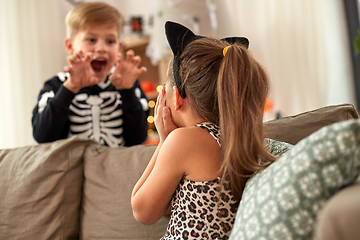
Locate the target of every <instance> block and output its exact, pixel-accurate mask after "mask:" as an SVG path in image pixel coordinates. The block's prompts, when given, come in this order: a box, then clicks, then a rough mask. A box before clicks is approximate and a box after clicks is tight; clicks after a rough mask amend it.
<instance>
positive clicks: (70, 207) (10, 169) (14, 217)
mask: <svg viewBox="0 0 360 240" xmlns="http://www.w3.org/2000/svg"><path fill="white" fill-rule="evenodd" d="M91 143H93V142H92V141H90V140H80V139H78V138H71V139H67V140H61V141H56V142H53V143H47V144H40V145H34V146H27V147H19V148H14V149H3V150H0V239H26V240H29V239H30V240H31V239H36V240H38V239H72V238H73V239H74V238H78V236H79V225H80V224H79V215H80V203H81V195H82V194H81V192H82V190H81V189H82V183H83V165H82V157H83V152H84V149H85V148H86V146H87V145H89V144H91Z"/></svg>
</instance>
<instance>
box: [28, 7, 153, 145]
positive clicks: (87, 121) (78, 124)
mask: <svg viewBox="0 0 360 240" xmlns="http://www.w3.org/2000/svg"><path fill="white" fill-rule="evenodd" d="M122 20H123V17H122V15H121V14H120V13H119V12H118V11H117V10H116V9H115V8H113V7H112V6H110V5H108V4H106V3H101V2H95V3H94V2H92V3H91V2H89V3H83V4H79V5H77V6H75V7H74V8H73V9H72V10H71V11H70V12H69V13H68V15H67V16H66V26H67V38H66V40H65V48H66V50H67V52H68V53H69V56H68V63H69V65H68V66H65V67H64V70H65V72H62V73H58V74H57V75H56V76H54V77H53V78H52V79H50V80H48V81H47V82H46V83H45V85H44V88H43V89H42V90H41V91H40V94H39V97H38V104H37V105H36V106H35V108H34V110H33V118H32V126H33V135H34V138H35V139H36V141H38V142H39V143H44V142H51V141H55V140H59V139H65V138H68V137H70V136H72V135H78V136H80V137H83V138H91V139H95V140H96V141H98V142H99V143H101V144H104V145H107V146H111V147H116V146H121V145H124V146H131V145H135V144H140V143H142V142H143V141H144V140H145V139H146V136H147V129H148V123H147V120H146V119H147V116H148V106H147V99H146V97H145V94H144V93H143V91H142V90H141V88H140V84H139V82H138V80H137V78H138V76H139V75H140V74H142V73H144V72H146V68H145V67H141V68H140V67H139V64H140V61H141V59H140V57H139V56H134V52H133V51H132V50H129V51H128V52H127V53H126V56H125V59H122V57H121V55H120V50H121V47H122V45H121V43H120V40H119V37H120V36H119V35H120V27H121V24H122Z"/></svg>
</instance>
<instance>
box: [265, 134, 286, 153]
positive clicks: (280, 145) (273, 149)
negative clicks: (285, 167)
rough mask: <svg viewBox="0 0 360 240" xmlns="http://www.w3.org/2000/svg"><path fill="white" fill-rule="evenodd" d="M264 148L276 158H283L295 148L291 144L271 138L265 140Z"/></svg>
mask: <svg viewBox="0 0 360 240" xmlns="http://www.w3.org/2000/svg"><path fill="white" fill-rule="evenodd" d="M264 146H265V147H266V149H267V150H268V152H269V153H271V154H273V155H275V156H281V155H283V154H284V153H286V152H287V151H289V150H290V149H291V148H292V147H293V145H292V144H290V143H286V142H280V141H276V140H273V139H270V138H265V139H264Z"/></svg>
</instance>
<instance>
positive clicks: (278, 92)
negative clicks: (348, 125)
mask: <svg viewBox="0 0 360 240" xmlns="http://www.w3.org/2000/svg"><path fill="white" fill-rule="evenodd" d="M226 3H227V4H228V7H229V13H230V14H231V15H232V18H233V21H234V22H235V25H236V31H237V34H238V35H240V36H246V37H248V38H249V39H250V50H251V51H252V53H253V55H255V57H257V58H258V59H259V60H260V62H261V63H262V64H263V65H264V67H265V68H266V69H267V71H268V74H269V76H270V80H271V93H270V98H271V99H272V100H273V102H274V105H275V108H276V109H277V110H278V111H280V112H282V114H283V115H294V114H298V113H301V112H304V111H308V110H312V109H315V108H319V107H324V106H326V105H332V104H341V103H352V104H354V105H355V102H356V101H355V93H354V88H353V75H352V67H351V62H350V61H351V60H350V54H351V53H350V46H349V43H348V39H347V32H346V18H345V11H344V6H343V4H342V1H341V0H316V1H314V0H291V1H289V0H252V1H247V0H227V2H226Z"/></svg>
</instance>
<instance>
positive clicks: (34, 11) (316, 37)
mask: <svg viewBox="0 0 360 240" xmlns="http://www.w3.org/2000/svg"><path fill="white" fill-rule="evenodd" d="M88 1H90V0H88ZM204 1H205V0H204ZM106 2H108V3H110V4H113V5H114V6H117V7H118V8H119V9H120V10H121V12H122V13H123V14H124V15H125V17H126V18H128V17H130V16H132V15H144V16H145V19H148V18H149V16H150V15H151V14H152V12H153V10H154V9H155V4H156V3H160V2H161V0H151V1H146V0H131V1H129V0H106ZM165 2H166V3H169V2H170V3H173V4H176V3H179V4H181V3H185V2H187V1H186V0H167V1H165ZM189 2H191V3H192V4H196V3H201V2H202V1H200V0H197V1H189ZM206 2H207V3H208V2H211V3H214V4H218V5H217V6H222V7H224V6H225V7H228V9H227V10H225V11H224V9H225V8H221V9H222V11H221V14H222V17H219V20H225V19H229V18H230V19H231V20H227V21H224V22H225V24H224V23H221V24H220V25H219V29H221V30H224V32H221V33H219V37H220V36H222V35H225V34H232V33H235V34H236V35H242V36H246V37H248V38H249V39H250V50H251V51H252V52H253V54H254V55H255V56H256V57H257V58H258V59H259V60H260V61H261V63H263V65H264V66H265V67H266V68H267V70H268V72H269V75H270V78H271V82H272V92H271V97H272V98H273V100H274V103H275V106H276V107H277V108H278V109H279V110H281V111H282V112H283V113H284V115H292V114H297V113H300V112H303V111H307V110H311V109H314V108H317V107H322V106H325V105H329V104H337V103H342V102H350V103H354V93H353V92H352V85H351V84H352V83H351V81H352V76H351V72H352V69H351V66H350V64H349V54H351V53H350V52H349V46H348V43H347V42H348V39H346V34H345V33H344V31H345V29H346V28H345V27H344V26H345V24H346V23H345V18H344V11H343V6H342V1H341V0H317V1H313V0H292V1H289V0H252V1H248V0H224V1H223V0H206ZM182 6H183V5H182ZM71 7H72V6H71V5H70V4H69V2H68V1H65V0H26V1H24V0H11V1H10V0H0V31H1V34H0V53H1V58H0V72H1V75H2V77H1V79H0V85H1V88H0V148H8V147H17V146H23V145H29V144H34V143H35V141H34V140H33V138H32V129H31V116H32V113H31V112H32V109H33V107H34V106H35V104H36V101H37V95H38V93H39V91H40V89H41V88H42V85H43V83H44V81H45V80H46V79H49V78H50V77H52V76H53V75H54V74H55V73H57V72H59V71H62V69H63V66H65V65H66V64H67V63H66V53H65V50H64V47H63V41H64V38H65V27H64V17H65V15H66V13H67V11H68V10H70V9H71ZM197 12H198V13H199V15H202V14H205V13H206V11H205V12H204V11H197ZM160 27H161V26H160ZM225 30H226V31H225ZM147 31H150V29H146V32H147ZM160 31H161V29H160ZM125 35H127V32H126V30H124V32H123V36H125Z"/></svg>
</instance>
